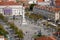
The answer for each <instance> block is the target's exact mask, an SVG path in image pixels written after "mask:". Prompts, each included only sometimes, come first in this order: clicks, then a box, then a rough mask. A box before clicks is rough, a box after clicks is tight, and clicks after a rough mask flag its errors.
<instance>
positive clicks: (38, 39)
mask: <svg viewBox="0 0 60 40" xmlns="http://www.w3.org/2000/svg"><path fill="white" fill-rule="evenodd" d="M35 40H56V39H55V38H54V37H45V36H42V37H39V38H36V39H35Z"/></svg>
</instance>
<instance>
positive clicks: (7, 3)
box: [0, 1, 19, 5]
mask: <svg viewBox="0 0 60 40" xmlns="http://www.w3.org/2000/svg"><path fill="white" fill-rule="evenodd" d="M0 5H19V3H17V2H14V1H9V2H0Z"/></svg>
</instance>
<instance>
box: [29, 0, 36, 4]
mask: <svg viewBox="0 0 60 40" xmlns="http://www.w3.org/2000/svg"><path fill="white" fill-rule="evenodd" d="M36 2H37V0H28V3H29V4H36Z"/></svg>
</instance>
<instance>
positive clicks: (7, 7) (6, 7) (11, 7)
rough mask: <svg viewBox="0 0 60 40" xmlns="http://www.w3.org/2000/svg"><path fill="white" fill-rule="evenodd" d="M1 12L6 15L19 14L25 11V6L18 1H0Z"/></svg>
mask: <svg viewBox="0 0 60 40" xmlns="http://www.w3.org/2000/svg"><path fill="white" fill-rule="evenodd" d="M0 13H2V14H3V15H4V16H13V15H15V16H17V15H23V13H25V8H24V7H23V6H22V5H20V4H18V3H16V2H13V1H12V2H0Z"/></svg>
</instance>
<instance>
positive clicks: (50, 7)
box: [35, 5, 60, 12]
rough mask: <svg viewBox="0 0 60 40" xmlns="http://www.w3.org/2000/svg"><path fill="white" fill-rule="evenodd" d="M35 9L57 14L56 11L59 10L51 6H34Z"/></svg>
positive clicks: (59, 9)
mask: <svg viewBox="0 0 60 40" xmlns="http://www.w3.org/2000/svg"><path fill="white" fill-rule="evenodd" d="M35 7H37V8H40V9H43V10H47V11H51V12H58V11H60V8H56V7H53V6H40V5H36V6H35Z"/></svg>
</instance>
